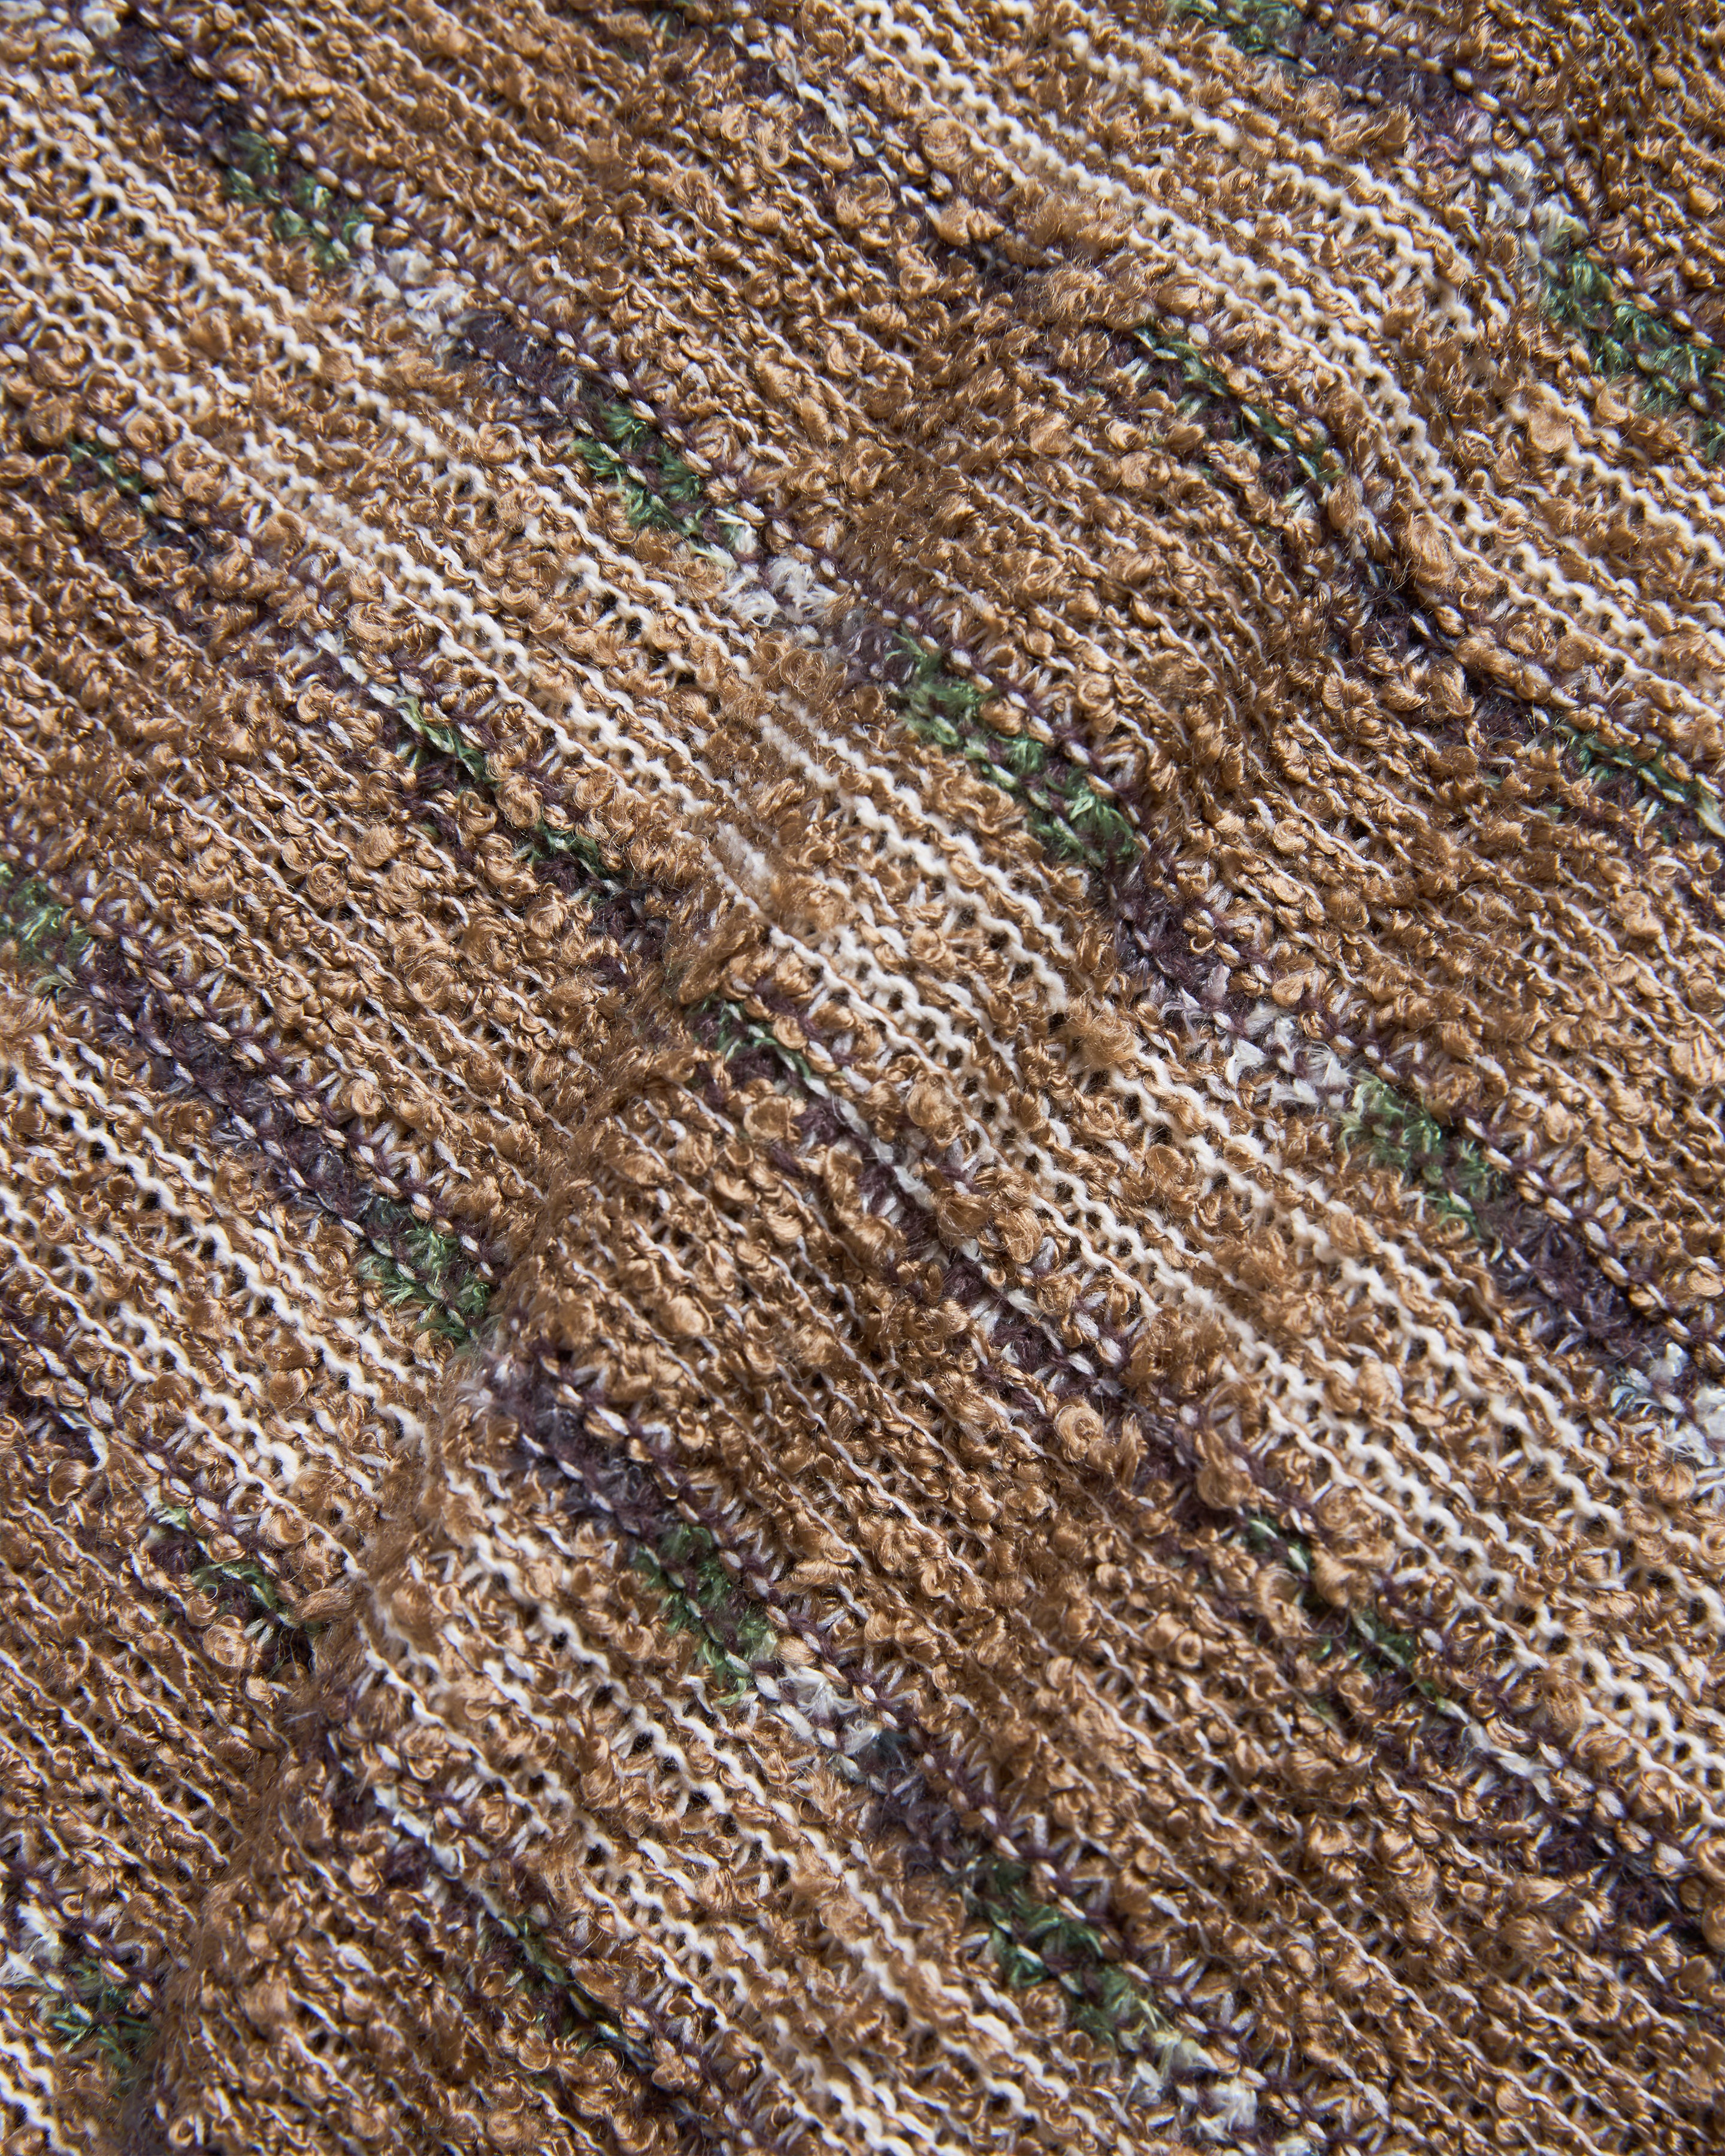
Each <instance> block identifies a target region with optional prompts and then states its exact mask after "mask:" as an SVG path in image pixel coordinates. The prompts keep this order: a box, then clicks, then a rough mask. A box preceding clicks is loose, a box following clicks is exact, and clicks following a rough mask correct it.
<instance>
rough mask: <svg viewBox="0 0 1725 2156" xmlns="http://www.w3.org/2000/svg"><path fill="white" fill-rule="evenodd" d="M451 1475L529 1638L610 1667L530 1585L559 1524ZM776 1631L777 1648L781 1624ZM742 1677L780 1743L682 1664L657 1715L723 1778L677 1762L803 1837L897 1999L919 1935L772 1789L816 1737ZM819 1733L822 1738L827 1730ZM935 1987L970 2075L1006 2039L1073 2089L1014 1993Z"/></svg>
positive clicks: (1057, 2083) (1053, 2082) (1035, 2066)
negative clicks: (952, 2016)
mask: <svg viewBox="0 0 1725 2156" xmlns="http://www.w3.org/2000/svg"><path fill="white" fill-rule="evenodd" d="M449 1489H450V1491H452V1493H454V1494H455V1495H456V1496H464V1495H465V1496H466V1497H468V1498H469V1499H470V1500H471V1501H472V1502H473V1503H474V1504H475V1506H476V1507H478V1509H479V1511H480V1514H481V1516H482V1517H484V1519H485V1532H482V1533H480V1534H479V1535H477V1536H476V1537H475V1541H474V1543H473V1545H472V1548H473V1553H474V1554H473V1557H472V1558H471V1560H470V1563H472V1564H473V1565H477V1566H480V1567H485V1568H490V1570H491V1571H493V1572H494V1573H495V1575H496V1576H497V1578H500V1579H501V1581H502V1582H503V1583H504V1584H505V1585H506V1588H507V1589H508V1590H509V1591H510V1593H511V1594H512V1595H513V1597H514V1599H516V1603H517V1604H518V1606H519V1607H520V1608H521V1609H522V1611H523V1612H524V1613H525V1614H526V1616H527V1618H528V1620H529V1622H530V1625H531V1631H532V1633H533V1635H535V1636H536V1637H538V1638H540V1639H542V1640H543V1641H544V1642H545V1644H546V1645H547V1646H549V1647H550V1648H551V1649H552V1650H554V1651H555V1652H557V1654H559V1655H562V1654H564V1653H572V1654H573V1655H574V1656H575V1658H576V1660H577V1661H578V1662H579V1663H580V1664H582V1666H584V1667H588V1668H590V1669H592V1670H593V1671H596V1672H598V1673H601V1674H602V1675H603V1674H604V1673H606V1672H608V1667H609V1666H608V1664H607V1663H606V1662H605V1661H604V1659H603V1655H602V1654H601V1653H599V1652H597V1651H596V1650H593V1649H591V1648H589V1647H588V1646H587V1645H585V1643H584V1642H583V1640H582V1639H581V1638H580V1636H579V1635H578V1631H577V1630H575V1629H574V1627H573V1626H572V1624H571V1622H570V1620H569V1619H568V1617H567V1614H564V1610H563V1607H562V1604H557V1603H554V1602H552V1601H549V1600H547V1598H546V1597H545V1596H544V1595H543V1594H536V1593H535V1591H534V1589H533V1588H532V1586H531V1579H532V1578H533V1576H534V1565H535V1563H536V1553H537V1552H538V1551H539V1550H540V1549H541V1548H549V1549H551V1550H553V1551H556V1552H557V1553H559V1554H561V1555H562V1556H563V1557H564V1558H565V1559H566V1561H567V1559H568V1558H570V1556H571V1555H572V1549H571V1545H570V1544H569V1543H568V1542H567V1540H566V1539H565V1537H563V1536H562V1535H561V1534H559V1533H558V1532H557V1528H556V1527H555V1526H554V1525H553V1524H552V1523H551V1522H547V1521H544V1520H541V1519H536V1520H535V1522H534V1523H533V1532H532V1534H531V1536H526V1535H524V1533H523V1532H522V1531H521V1527H520V1526H519V1524H518V1523H517V1521H516V1514H515V1512H514V1509H513V1507H511V1505H509V1504H507V1503H505V1502H500V1501H499V1498H498V1494H497V1489H496V1486H495V1476H491V1475H490V1474H486V1475H485V1476H482V1477H481V1478H480V1480H478V1481H474V1480H465V1479H463V1477H462V1476H460V1475H459V1474H457V1473H453V1472H452V1473H451V1475H450V1476H449ZM488 1497H489V1499H490V1503H489V1504H488V1503H487V1498H488ZM595 1531H596V1532H600V1533H601V1534H602V1535H603V1534H604V1532H605V1531H604V1530H603V1529H597V1530H595ZM608 1541H609V1544H610V1548H611V1552H612V1561H613V1562H614V1563H616V1564H617V1565H618V1566H619V1568H621V1566H622V1565H623V1564H624V1563H626V1562H627V1553H626V1551H625V1550H624V1545H623V1543H621V1541H620V1539H619V1538H618V1537H614V1536H610V1537H608ZM780 1638H781V1647H783V1644H784V1641H783V1635H780ZM750 1681H751V1682H752V1686H753V1687H754V1689H755V1691H756V1692H757V1695H758V1697H760V1698H761V1699H762V1700H763V1701H765V1702H766V1703H767V1706H768V1710H769V1712H771V1713H772V1715H773V1717H774V1719H775V1721H776V1722H778V1723H780V1724H781V1725H782V1726H783V1729H784V1730H785V1731H787V1732H789V1741H788V1743H786V1742H785V1741H784V1740H783V1739H781V1740H780V1741H779V1742H778V1743H776V1744H772V1743H771V1739H770V1737H768V1738H762V1735H761V1733H760V1732H759V1731H758V1728H757V1726H756V1725H755V1724H754V1723H753V1722H752V1721H749V1722H744V1721H742V1720H741V1719H732V1718H731V1717H728V1716H727V1717H725V1718H724V1719H722V1720H721V1719H720V1718H719V1715H718V1711H717V1710H716V1708H715V1707H714V1705H713V1704H712V1702H710V1701H709V1700H708V1699H707V1697H706V1683H705V1681H703V1680H702V1679H701V1678H700V1677H699V1676H697V1675H696V1673H695V1672H694V1671H692V1670H691V1671H687V1672H685V1675H684V1677H683V1679H682V1688H683V1691H684V1693H685V1697H686V1698H687V1700H688V1701H689V1702H691V1704H689V1705H684V1704H681V1703H680V1702H679V1700H678V1698H677V1697H675V1695H674V1694H672V1693H671V1692H670V1691H669V1690H668V1689H660V1690H659V1691H656V1692H655V1697H657V1698H658V1699H660V1702H661V1703H662V1704H661V1712H662V1714H663V1716H664V1717H665V1719H666V1720H668V1721H669V1722H670V1723H671V1724H672V1725H673V1726H674V1727H675V1728H677V1729H680V1730H681V1731H682V1732H684V1733H685V1736H686V1737H687V1738H689V1739H690V1741H691V1743H693V1744H694V1745H695V1746H696V1747H697V1748H706V1750H708V1751H710V1752H711V1754H712V1756H713V1758H714V1759H715V1761H716V1762H719V1761H721V1762H722V1764H723V1779H722V1780H721V1782H715V1780H714V1779H713V1775H712V1774H711V1773H710V1774H708V1775H707V1776H706V1777H705V1778H701V1777H699V1776H698V1775H696V1773H695V1770H694V1769H693V1768H691V1767H690V1766H689V1765H688V1763H687V1762H686V1760H685V1758H684V1756H683V1755H682V1754H681V1753H679V1754H677V1755H676V1756H677V1758H678V1759H679V1763H680V1765H682V1766H683V1768H684V1770H685V1772H686V1773H687V1774H689V1775H690V1778H691V1788H696V1789H699V1790H700V1791H701V1794H703V1795H704V1796H705V1797H706V1799H707V1801H708V1802H709V1803H710V1804H714V1805H715V1806H716V1807H717V1808H718V1809H721V1810H722V1809H723V1805H722V1801H721V1797H720V1795H719V1794H718V1790H719V1789H720V1788H721V1786H725V1785H728V1784H729V1782H730V1780H731V1779H732V1778H739V1779H741V1780H742V1783H743V1784H744V1785H745V1786H747V1789H748V1790H749V1792H750V1794H752V1796H753V1797H754V1799H755V1800H756V1801H757V1803H758V1804H761V1805H762V1806H763V1807H765V1808H766V1809H768V1810H769V1811H770V1812H771V1813H772V1814H773V1816H774V1817H775V1818H776V1819H778V1820H779V1821H780V1823H781V1824H782V1825H783V1828H784V1829H785V1830H786V1831H787V1833H788V1835H791V1836H792V1837H793V1838H795V1837H798V1836H801V1837H803V1838H804V1839H805V1840H807V1843H808V1845H809V1848H810V1850H811V1851H813V1852H814V1856H815V1860H816V1861H817V1862H818V1863H819V1866H820V1867H821V1869H822V1870H823V1871H825V1872H827V1873H828V1875H829V1876H831V1877H833V1878H834V1879H837V1880H842V1881H843V1882H844V1884H845V1889H846V1892H847V1893H848V1894H849V1895H850V1897H851V1899H852V1901H853V1902H854V1903H855V1905H856V1906H857V1907H859V1908H860V1910H862V1911H863V1912H864V1913H865V1917H866V1919H867V1921H868V1922H869V1923H870V1926H871V1927H872V1928H873V1930H874V1931H875V1933H877V1934H878V1935H879V1936H880V1939H881V1940H882V1943H883V1948H884V1952H883V1951H880V1950H874V1949H870V1948H869V1947H868V1946H867V1945H866V1944H865V1943H862V1942H853V1941H851V1940H850V1939H846V1940H845V1942H844V1943H845V1946H846V1948H847V1949H848V1950H849V1951H850V1952H852V1953H855V1954H857V1955H859V1956H862V1957H865V1958H867V1960H868V1963H869V1966H870V1968H871V1969H875V1971H876V1972H877V1976H878V1980H879V1981H880V1984H881V1985H882V1987H883V1989H885V1990H886V1992H887V1994H888V1995H890V1996H891V1997H892V1998H894V1999H896V2000H898V2001H899V2002H900V2003H901V2004H902V2003H905V2002H906V1999H907V1998H908V1994H906V1992H905V1990H904V1989H903V1987H902V1984H901V1983H900V1981H899V1976H900V1972H901V1970H902V1969H909V1968H910V1967H911V1966H912V1965H913V1964H914V1963H915V1960H916V1942H915V1940H914V1939H913V1938H912V1936H911V1933H909V1932H907V1931H906V1929H905V1925H906V1916H905V1912H904V1911H903V1910H902V1908H901V1907H900V1906H899V1904H898V1897H896V1895H895V1894H894V1893H893V1892H891V1888H890V1886H887V1885H886V1882H881V1883H880V1885H878V1886H875V1887H873V1888H870V1886H868V1885H866V1884H865V1877H866V1875H865V1874H864V1873H863V1872H862V1871H859V1870H857V1869H856V1868H855V1867H854V1866H851V1865H849V1864H847V1863H846V1862H845V1857H844V1855H843V1854H842V1852H841V1851H839V1850H838V1849H837V1847H836V1846H835V1845H834V1843H833V1841H832V1840H831V1837H830V1835H829V1834H827V1833H824V1832H823V1831H821V1830H819V1829H817V1828H816V1827H815V1826H814V1825H813V1824H812V1823H811V1822H810V1821H809V1820H808V1819H807V1818H806V1816H805V1817H804V1818H803V1819H802V1820H798V1819H797V1818H796V1817H794V1816H793V1814H792V1812H791V1810H790V1808H789V1807H788V1805H787V1804H785V1803H784V1802H783V1800H782V1799H778V1798H777V1797H775V1796H774V1795H773V1786H774V1784H775V1782H776V1780H777V1779H778V1777H777V1776H776V1774H775V1772H774V1768H775V1766H776V1765H782V1764H783V1760H784V1759H786V1758H791V1759H796V1760H798V1761H799V1762H800V1763H803V1765H805V1766H806V1763H808V1762H809V1760H810V1759H811V1758H813V1759H816V1760H819V1758H820V1757H821V1748H819V1747H816V1748H814V1750H812V1751H811V1749H810V1747H811V1745H812V1744H813V1743H814V1738H815V1736H816V1734H817V1732H814V1730H813V1729H812V1728H811V1727H810V1725H809V1722H807V1721H806V1720H805V1719H804V1718H803V1717H802V1716H801V1715H800V1714H799V1713H798V1712H797V1710H796V1709H795V1707H793V1705H791V1704H790V1701H789V1697H788V1691H787V1688H786V1683H785V1680H784V1678H783V1676H780V1677H778V1678H775V1677H773V1676H770V1675H768V1672H767V1671H764V1670H762V1669H759V1668H757V1669H756V1670H754V1671H752V1672H751V1678H750ZM823 1689H824V1693H825V1697H826V1698H827V1700H828V1702H835V1701H839V1700H841V1698H842V1700H843V1701H844V1702H848V1703H849V1704H850V1707H852V1708H853V1709H854V1711H855V1712H856V1713H857V1714H858V1715H862V1714H864V1713H865V1710H864V1709H863V1707H861V1704H860V1702H858V1701H857V1699H856V1698H855V1695H854V1694H853V1693H850V1691H848V1689H846V1690H845V1691H842V1693H841V1690H840V1688H839V1686H835V1685H834V1683H832V1682H831V1681H824V1684H823ZM630 1712H631V1716H632V1724H631V1726H632V1727H636V1728H637V1729H638V1730H639V1732H640V1733H642V1734H644V1735H648V1736H650V1737H652V1738H653V1739H654V1741H655V1744H657V1743H659V1742H660V1734H661V1725H660V1723H658V1722H655V1721H653V1720H652V1719H651V1718H650V1717H646V1716H645V1715H644V1713H643V1712H641V1711H640V1710H639V1707H638V1705H637V1704H636V1703H635V1702H632V1703H631V1708H630ZM819 1733H820V1734H821V1735H822V1736H823V1737H824V1735H825V1732H819ZM769 1744H771V1756H770V1757H769V1753H768V1746H769ZM805 1794H806V1791H805ZM850 1847H851V1849H852V1851H855V1849H856V1848H857V1844H856V1843H855V1841H853V1842H852V1843H851V1845H850ZM965 1982H968V1984H970V1985H971V1986H972V1987H973V1989H974V1993H975V1998H976V2000H978V2001H979V2002H980V2004H981V2005H982V2008H983V2013H982V2015H981V2016H980V2018H978V2017H977V2015H976V2012H975V2006H974V2005H973V2003H972V2002H971V2001H970V1999H969V1998H968V1994H966V1992H965V1991H963V1989H960V1988H959V1987H960V1985H961V1984H963V1983H965ZM942 1998H943V1999H946V2000H947V2002H948V2003H949V2004H951V2005H954V2006H958V2005H963V2007H964V2008H965V2010H967V2011H968V2013H969V2015H971V2018H970V2020H968V2022H967V2024H966V2027H967V2030H970V2031H977V2032H979V2033H980V2034H981V2035H984V2036H986V2037H988V2039H989V2040H990V2041H989V2046H988V2051H986V2052H984V2051H981V2050H979V2049H978V2046H977V2045H976V2044H975V2043H974V2042H973V2041H971V2040H968V2039H967V2038H966V2037H965V2036H963V2035H957V2034H955V2033H953V2032H951V2031H948V2030H946V2029H944V2027H943V2029H942V2042H943V2043H944V2044H947V2045H949V2046H952V2047H953V2048H954V2049H955V2050H956V2051H957V2052H958V2053H959V2055H960V2056H963V2057H964V2058H965V2059H966V2060H967V2061H968V2063H969V2064H970V2065H971V2066H973V2068H974V2070H975V2071H977V2072H978V2074H990V2073H996V2072H999V2071H1000V2070H1001V2066H1002V2064H1003V2061H1001V2060H1000V2059H999V2057H998V2056H996V2055H997V2054H998V2052H999V2050H1000V2047H1002V2046H1005V2047H1006V2048H1007V2049H1009V2050H1010V2051H1012V2055H1013V2061H1014V2064H1015V2066H1016V2067H1017V2069H1018V2071H1021V2072H1023V2073H1024V2074H1025V2075H1027V2076H1029V2079H1030V2081H1031V2082H1032V2083H1033V2084H1034V2086H1035V2087H1037V2088H1038V2089H1039V2090H1040V2091H1042V2092H1045V2093H1046V2094H1049V2095H1052V2096H1055V2097H1058V2098H1059V2099H1060V2101H1062V2102H1073V2101H1074V2100H1075V2091H1074V2089H1073V2087H1072V2085H1071V2084H1070V2083H1068V2082H1065V2080H1064V2078H1063V2077H1061V2076H1060V2075H1059V2072H1058V2066H1057V2062H1056V2061H1049V2062H1047V2063H1044V2062H1043V2061H1039V2060H1038V2059H1037V2058H1036V2057H1035V2056H1034V2054H1032V2053H1029V2052H1028V2051H1024V2050H1023V2049H1021V2048H1019V2040H1021V2039H1024V2037H1025V2036H1026V2035H1027V2034H1028V2032H1027V2030H1026V2028H1025V2025H1024V2016H1023V2014H1022V2012H1021V2011H1020V2010H1019V2007H1018V2005H1016V2003H1015V2002H1014V1999H1013V1998H1012V1995H1011V1994H1009V1993H1003V1992H1001V1991H999V1989H997V1988H995V1987H994V1986H993V1985H991V1984H988V1982H987V1980H986V1978H985V1976H984V1975H983V1972H982V1970H981V1969H976V1970H973V1971H964V1970H961V1969H952V1970H951V1971H950V1972H949V1973H947V1974H944V1975H943V1976H942ZM991 2061H992V2063H991ZM988 2087H989V2088H990V2090H991V2092H998V2093H999V2094H1001V2095H1002V2096H1004V2097H1006V2098H1007V2099H1008V2100H1009V2102H1010V2103H1011V2105H1012V2107H1013V2109H1014V2113H1015V2115H1016V2116H1018V2117H1020V2118H1028V2117H1030V2116H1031V2114H1030V2112H1029V2111H1028V2110H1027V2108H1026V2107H1025V2104H1024V2096H1023V2093H1022V2092H1021V2091H1020V2090H1019V2087H1018V2086H1017V2084H1016V2083H1014V2082H1010V2081H996V2080H991V2081H989V2082H988ZM1100 2093H1101V2095H1102V2096H1103V2097H1105V2098H1106V2097H1107V2096H1108V2092H1107V2091H1106V2089H1104V2090H1102V2091H1101V2092H1100ZM1080 2116H1081V2117H1085V2118H1086V2120H1087V2121H1088V2123H1090V2124H1091V2127H1092V2128H1093V2129H1094V2130H1096V2131H1097V2132H1098V2133H1100V2132H1101V2128H1100V2126H1099V2124H1098V2122H1097V2121H1096V2119H1095V2118H1094V2117H1093V2116H1091V2114H1090V2113H1088V2112H1086V2111H1084V2110H1083V2108H1082V2107H1080ZM1111 2116H1112V2118H1113V2130H1114V2131H1116V2132H1119V2131H1123V2130H1124V2127H1125V2122H1124V2120H1123V2118H1122V2117H1121V2115H1120V2113H1119V2112H1118V2108H1117V2106H1116V2107H1114V2108H1113V2110H1112V2112H1111Z"/></svg>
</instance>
